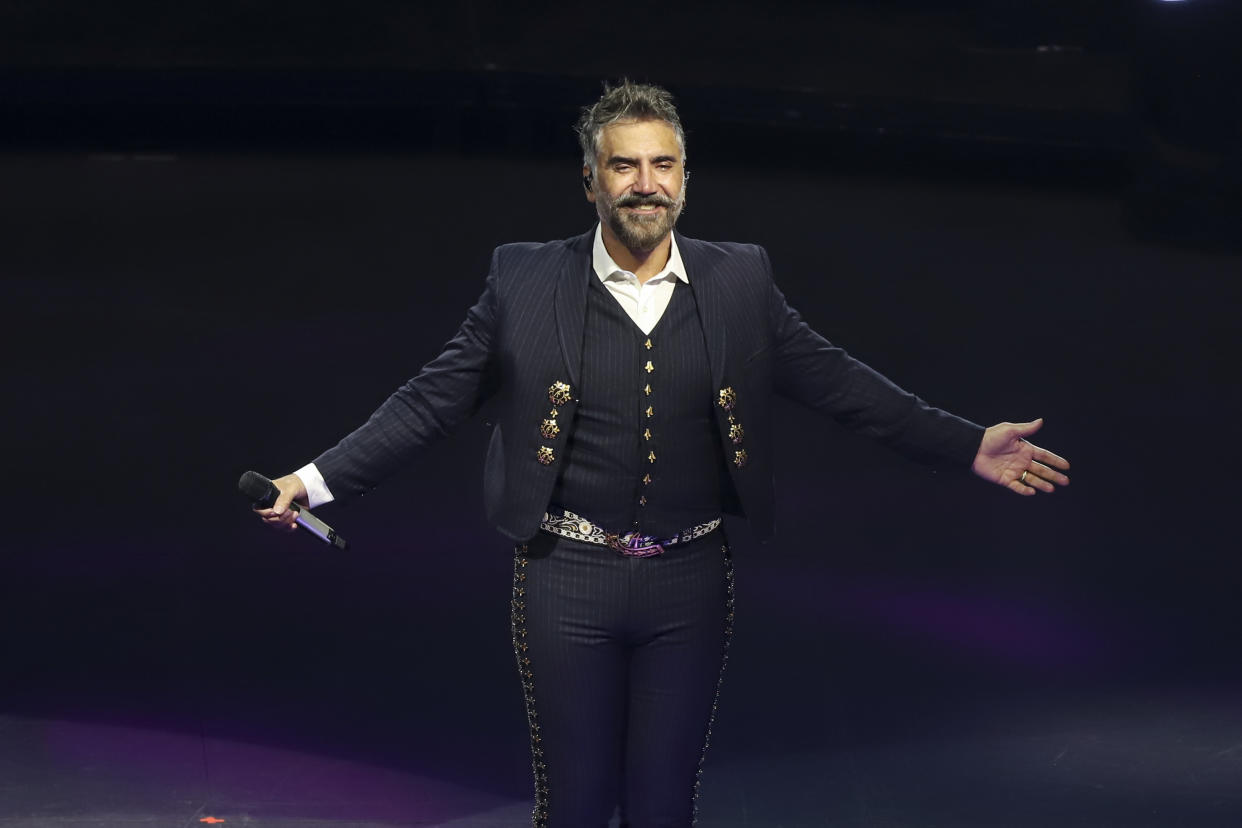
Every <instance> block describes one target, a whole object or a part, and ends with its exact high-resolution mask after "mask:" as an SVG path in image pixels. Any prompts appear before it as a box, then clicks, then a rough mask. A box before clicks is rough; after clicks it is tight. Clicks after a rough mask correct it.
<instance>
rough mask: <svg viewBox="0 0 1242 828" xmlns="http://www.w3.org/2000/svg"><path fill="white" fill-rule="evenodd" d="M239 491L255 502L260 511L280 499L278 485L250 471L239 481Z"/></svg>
mask: <svg viewBox="0 0 1242 828" xmlns="http://www.w3.org/2000/svg"><path fill="white" fill-rule="evenodd" d="M237 488H238V490H239V491H240V492H241V493H242V494H244V495H245V496H246V497H248V498H250V499H251V500H253V501H254V505H255V507H256V508H259V509H267V508H269V507H270V506H271V505H272V504H273V503H275V502H276V498H278V497H280V489H277V488H276V484H275V483H273V482H272V481H270V480H268V479H267V478H266V477H264V476H263V475H261V474H259V473H258V472H255V471H248V472H246V473H245V474H243V475H242V476H241V480H238V481H237Z"/></svg>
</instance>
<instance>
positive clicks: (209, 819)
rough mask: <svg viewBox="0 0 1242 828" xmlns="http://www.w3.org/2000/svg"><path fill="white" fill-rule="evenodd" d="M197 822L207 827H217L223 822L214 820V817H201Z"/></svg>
mask: <svg viewBox="0 0 1242 828" xmlns="http://www.w3.org/2000/svg"><path fill="white" fill-rule="evenodd" d="M199 822H205V823H207V824H208V825H219V824H220V823H221V822H224V820H222V819H216V818H215V817H203V818H202V819H200V820H199Z"/></svg>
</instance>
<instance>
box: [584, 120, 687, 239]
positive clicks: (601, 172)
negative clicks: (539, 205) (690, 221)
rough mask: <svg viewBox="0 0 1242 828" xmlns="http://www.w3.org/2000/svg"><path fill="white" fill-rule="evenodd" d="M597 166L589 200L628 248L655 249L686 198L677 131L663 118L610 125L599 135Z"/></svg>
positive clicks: (585, 170)
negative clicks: (662, 119) (660, 119)
mask: <svg viewBox="0 0 1242 828" xmlns="http://www.w3.org/2000/svg"><path fill="white" fill-rule="evenodd" d="M596 167H597V172H596V174H595V180H594V184H593V186H592V187H591V190H590V191H589V192H588V193H587V199H588V200H589V201H593V202H594V203H595V210H596V212H598V213H599V219H600V221H601V222H603V223H604V226H606V227H608V228H609V229H610V230H612V232H613V234H614V235H616V237H617V239H618V240H619V241H620V242H621V243H622V244H623V245H625V246H626V247H627V248H629V249H630V250H633V251H635V252H638V251H643V252H647V251H651V250H654V249H655V248H656V246H657V245H658V244H660V242H662V241H663V240H664V239H665V238H666V237H667V236H668V234H669V232H670V231H671V230H672V229H673V225H674V224H676V223H677V217H678V216H680V215H681V210H682V207H684V206H685V203H686V193H685V170H686V167H685V161H684V159H683V158H682V155H681V147H680V146H679V145H678V143H677V133H676V132H674V131H673V128H672V127H671V126H669V125H668V123H667V122H665V121H621V122H619V123H615V124H610V125H609V126H606V127H604V130H603V132H602V133H601V134H600V142H599V156H598V157H597V159H596ZM588 173H590V169H589V168H584V169H583V174H584V175H585V174H588Z"/></svg>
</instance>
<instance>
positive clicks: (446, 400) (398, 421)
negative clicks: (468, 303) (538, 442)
mask: <svg viewBox="0 0 1242 828" xmlns="http://www.w3.org/2000/svg"><path fill="white" fill-rule="evenodd" d="M498 256H499V250H497V252H496V253H493V255H492V264H491V269H490V272H489V273H488V277H487V282H486V284H485V286H484V289H483V295H482V296H481V297H480V298H479V301H478V302H477V303H476V304H475V305H474V307H472V308H471V309H470V310H469V312H468V313H467V314H466V320H465V321H464V322H463V323H462V325H461V327H460V328H459V329H458V331H457V334H456V335H455V336H454V337H453V338H452V339H450V340H449V341H448V343H447V344H445V346H444V348H443V350H441V351H440V354H439V356H437V357H436V358H435V359H433V360H432V361H431V362H429V363H427V364H426V365H425V366H423V368H422V370H421V371H419V372H418V374H417V375H416V376H415V377H414V378H412V379H410V380H409V381H408V382H406V383H405V384H404V385H403V386H401V387H400V388H398V389H397V390H396V391H395V392H394V393H393V394H392V396H390V397H389V398H388V399H387V400H385V401H384V403H383V404H382V405H380V407H379V408H378V409H376V410H375V413H373V414H372V415H371V416H370V418H369V419H368V420H367V421H366V422H365V423H364V424H363V425H361V426H360V427H358V428H357V429H356V430H354V431H353V432H352V433H350V434H349V435H348V436H346V437H345V438H344V439H343V440H341V441H340V442H339V443H337V445H336V446H335V447H333V448H331V449H328V450H327V451H326V452H324V453H323V454H321V455H319V457H317V458H316V459H315V461H314V462H315V465H316V466H317V467H318V468H319V471H320V472H321V473H322V474H323V478H324V481H325V482H326V483H327V486H328V488H329V489H331V491H332V494H333V496H334V497H335V498H336V499H338V500H342V499H347V498H349V497H353V496H356V495H359V494H365V493H366V492H368V491H370V490H371V489H373V488H375V486H376V484H378V483H379V482H380V481H382V480H383V479H384V478H386V477H388V476H389V475H391V474H393V473H394V472H396V471H397V470H398V469H400V468H402V467H403V466H405V465H406V464H408V463H409V462H410V460H411V459H412V458H413V457H414V456H415V455H416V454H417V453H418V451H419V450H420V449H422V448H423V447H424V446H426V445H427V444H429V443H431V442H432V441H433V440H436V439H439V438H441V437H444V436H445V435H447V434H449V433H450V432H451V431H452V430H453V429H454V428H455V427H456V426H458V425H459V424H461V423H462V422H464V421H465V420H466V419H468V418H469V417H470V416H471V415H472V414H473V413H474V412H475V411H477V410H478V408H479V407H480V406H481V405H482V404H483V403H484V402H485V401H486V399H487V398H488V396H490V395H491V393H492V392H493V391H494V390H495V386H496V379H497V371H496V360H495V356H494V344H495V342H496V339H497V325H498V323H499V318H498V310H497V308H498V305H499V302H498V297H497V291H498V289H499V287H498V280H497V259H498Z"/></svg>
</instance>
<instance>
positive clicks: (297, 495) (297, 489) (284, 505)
mask: <svg viewBox="0 0 1242 828" xmlns="http://www.w3.org/2000/svg"><path fill="white" fill-rule="evenodd" d="M272 483H273V484H275V486H276V488H277V489H279V490H280V497H278V498H276V502H275V503H273V504H272V508H270V509H255V510H254V512H255V514H256V515H258V516H259V517H260V518H261V519H262V520H263V522H264V523H266V524H267V525H268V526H271V527H272V528H273V529H279V530H280V531H282V532H292V531H293V530H294V529H297V528H298V525H297V524H296V523H294V521H295V520H296V519H297V516H298V513H297V511H296V510H295V509H292V508H290V506H289V504H291V503H293V502H294V501H297V502H298V503H299V504H301V505H302V506H303V507H304V508H305V507H306V506H307V504H308V501H307V499H306V486H304V485H303V484H302V478H300V477H298V476H297V475H296V474H286V475H285V476H284V477H279V478H277V479H275V480H273V481H272Z"/></svg>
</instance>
